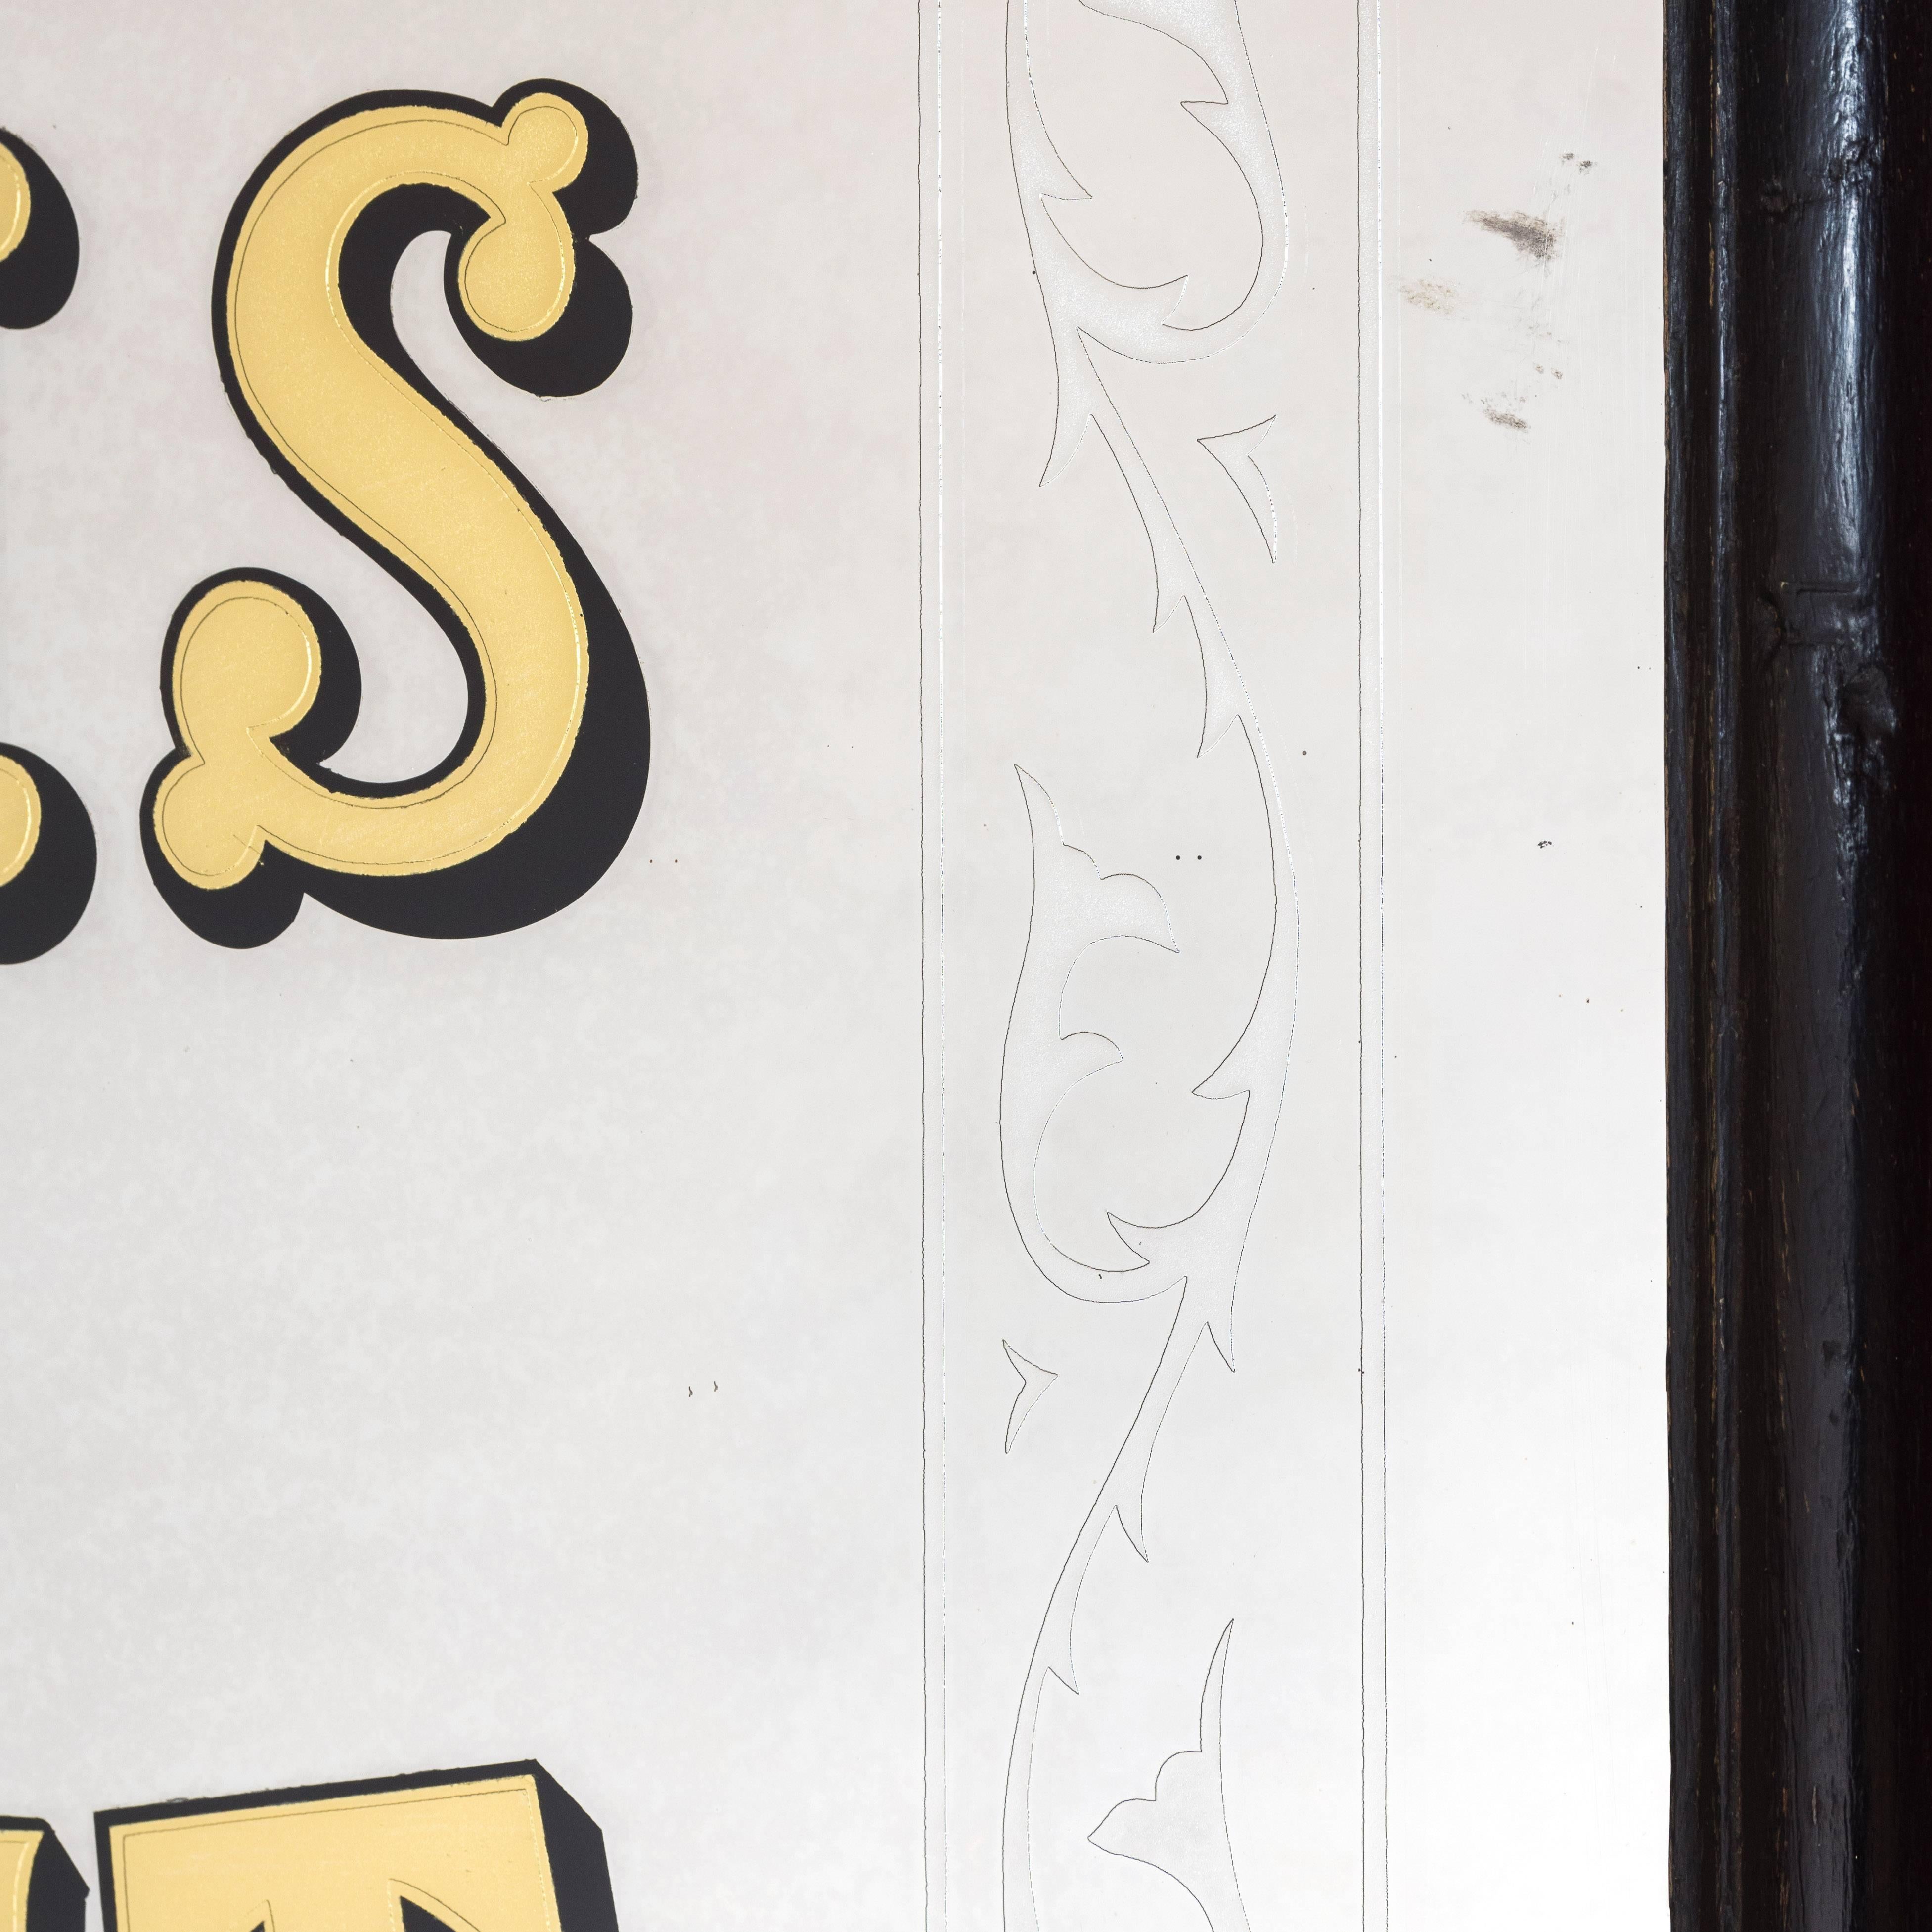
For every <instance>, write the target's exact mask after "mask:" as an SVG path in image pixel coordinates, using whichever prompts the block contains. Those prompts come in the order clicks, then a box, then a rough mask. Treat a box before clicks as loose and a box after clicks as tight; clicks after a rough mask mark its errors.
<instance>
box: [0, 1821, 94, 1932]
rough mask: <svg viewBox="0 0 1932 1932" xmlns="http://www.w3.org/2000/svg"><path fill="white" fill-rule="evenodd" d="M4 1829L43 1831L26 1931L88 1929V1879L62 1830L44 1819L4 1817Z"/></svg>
mask: <svg viewBox="0 0 1932 1932" xmlns="http://www.w3.org/2000/svg"><path fill="white" fill-rule="evenodd" d="M0 1832H39V1833H40V1843H38V1844H37V1845H36V1846H34V1864H33V1869H32V1870H31V1871H30V1872H29V1873H28V1874H27V1914H26V1918H27V1923H26V1932H85V1928H86V1922H87V1892H88V1885H87V1881H86V1879H84V1878H83V1877H82V1876H81V1875H80V1867H78V1866H77V1865H76V1864H75V1863H74V1860H73V1859H72V1858H70V1857H68V1850H67V1847H66V1846H65V1845H63V1844H62V1843H61V1841H60V1835H59V1833H58V1832H56V1831H55V1829H54V1828H53V1827H52V1826H51V1825H49V1823H47V1821H46V1820H45V1819H44V1818H0Z"/></svg>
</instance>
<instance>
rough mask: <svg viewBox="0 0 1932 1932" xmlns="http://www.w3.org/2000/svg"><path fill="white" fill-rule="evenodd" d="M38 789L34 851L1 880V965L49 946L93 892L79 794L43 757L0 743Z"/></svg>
mask: <svg viewBox="0 0 1932 1932" xmlns="http://www.w3.org/2000/svg"><path fill="white" fill-rule="evenodd" d="M0 757H5V758H11V759H12V760H13V762H14V763H16V764H17V765H18V766H20V769H22V770H23V771H24V772H26V774H27V775H28V778H31V779H32V780H33V781H34V790H36V791H37V792H38V793H40V837H39V838H38V839H37V841H35V844H34V850H33V853H32V856H31V857H30V858H29V859H28V861H27V862H26V865H24V866H23V868H21V869H20V871H19V872H17V874H15V875H14V876H13V877H12V878H10V879H9V880H7V883H6V884H5V885H4V886H0V966H24V965H26V964H27V962H28V961H29V960H31V959H39V958H40V956H41V955H42V954H43V953H51V952H52V950H54V948H55V947H56V946H58V944H60V943H61V941H62V940H63V939H65V938H66V937H67V936H68V934H69V933H71V932H72V931H73V930H74V928H75V927H76V926H78V925H79V924H80V916H81V914H82V913H84V912H85V911H86V910H87V902H88V901H89V899H90V898H92V897H93V896H94V874H95V868H96V865H97V862H98V853H97V852H96V850H95V843H94V821H93V820H92V819H91V818H89V817H88V815H87V808H86V805H83V804H82V803H81V802H80V793H78V792H77V791H76V790H74V787H73V786H72V785H71V784H68V781H67V780H66V779H65V778H62V776H61V775H60V773H59V772H57V771H55V769H54V768H53V766H52V765H50V764H49V763H47V761H46V759H44V758H40V757H35V756H34V754H33V753H32V752H31V751H23V750H22V749H21V748H20V746H19V745H0Z"/></svg>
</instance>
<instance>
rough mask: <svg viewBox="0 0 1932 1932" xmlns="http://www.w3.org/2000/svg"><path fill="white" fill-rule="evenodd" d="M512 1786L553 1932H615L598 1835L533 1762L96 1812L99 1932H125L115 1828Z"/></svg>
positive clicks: (594, 1824)
mask: <svg viewBox="0 0 1932 1932" xmlns="http://www.w3.org/2000/svg"><path fill="white" fill-rule="evenodd" d="M503 1778H529V1779H531V1780H532V1782H533V1783H534V1784H535V1787H536V1794H537V1811H538V1816H539V1817H541V1820H542V1822H543V1835H544V1852H545V1853H546V1854H547V1856H548V1858H549V1860H550V1889H551V1891H552V1892H553V1894H554V1895H555V1897H556V1916H557V1924H558V1927H559V1932H618V1927H617V1906H616V1900H615V1897H613V1894H612V1892H611V1889H610V1861H609V1859H608V1858H607V1855H606V1854H605V1852H604V1834H603V1832H602V1831H601V1829H599V1828H598V1824H597V1821H596V1820H595V1819H594V1818H592V1817H591V1816H590V1814H589V1812H587V1811H585V1810H584V1808H583V1806H582V1805H580V1804H578V1803H577V1800H576V1799H574V1798H573V1797H571V1795H570V1793H568V1792H567V1791H566V1790H564V1788H563V1787H562V1785H560V1784H558V1783H557V1781H556V1779H555V1778H553V1777H551V1776H550V1773H549V1772H547V1771H546V1770H544V1768H543V1766H541V1764H539V1763H537V1761H536V1760H535V1759H534V1758H525V1759H523V1760H520V1761H519V1762H517V1763H514V1764H485V1765H474V1766H469V1767H467V1768H466V1769H463V1770H460V1771H419V1772H410V1773H409V1774H407V1775H406V1776H404V1777H401V1778H358V1779H355V1780H353V1781H350V1783H347V1784H298V1785H291V1786H289V1787H286V1788H284V1789H283V1790H275V1791H251V1792H246V1793H243V1794H242V1795H241V1796H239V1797H233V1798H184V1799H175V1800H174V1801H172V1802H169V1803H167V1804H164V1805H132V1806H128V1807H125V1808H122V1809H120V1810H118V1811H97V1812H96V1813H95V1814H94V1842H95V1869H96V1870H98V1872H99V1873H100V1875H101V1932H123V1927H121V1923H120V1918H119V1912H118V1900H116V1897H115V1891H114V1859H113V1840H112V1836H111V1835H112V1833H113V1831H114V1830H115V1828H116V1827H117V1826H127V1825H146V1824H152V1823H155V1822H157V1820H163V1819H172V1818H197V1817H208V1816H209V1815H210V1814H214V1813H219V1812H224V1811H260V1810H263V1809H264V1808H266V1807H268V1806H270V1805H303V1804H320V1803H323V1802H327V1801H328V1800H329V1799H337V1798H373V1797H380V1796H386V1795H387V1794H389V1793H392V1792H399V1791H425V1790H454V1789H460V1787H463V1786H464V1785H466V1784H493V1783H495V1782H496V1781H499V1779H503ZM386 1876H393V1877H395V1878H397V1879H400V1881H401V1882H402V1883H404V1884H407V1883H409V1882H410V1881H409V1879H408V1876H407V1873H397V1874H386ZM417 1910H418V1911H419V1912H422V1916H423V1917H424V1918H430V1917H431V1916H432V1915H431V1914H430V1913H429V1912H427V1911H425V1910H424V1909H423V1908H422V1907H421V1906H418V1907H417ZM406 1922H407V1921H406ZM439 1922H440V1921H439ZM29 1932H37V1928H31V1927H30V1928H29ZM60 1932H65V1928H60ZM257 1932H260V1928H259V1927H258V1928H257Z"/></svg>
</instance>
